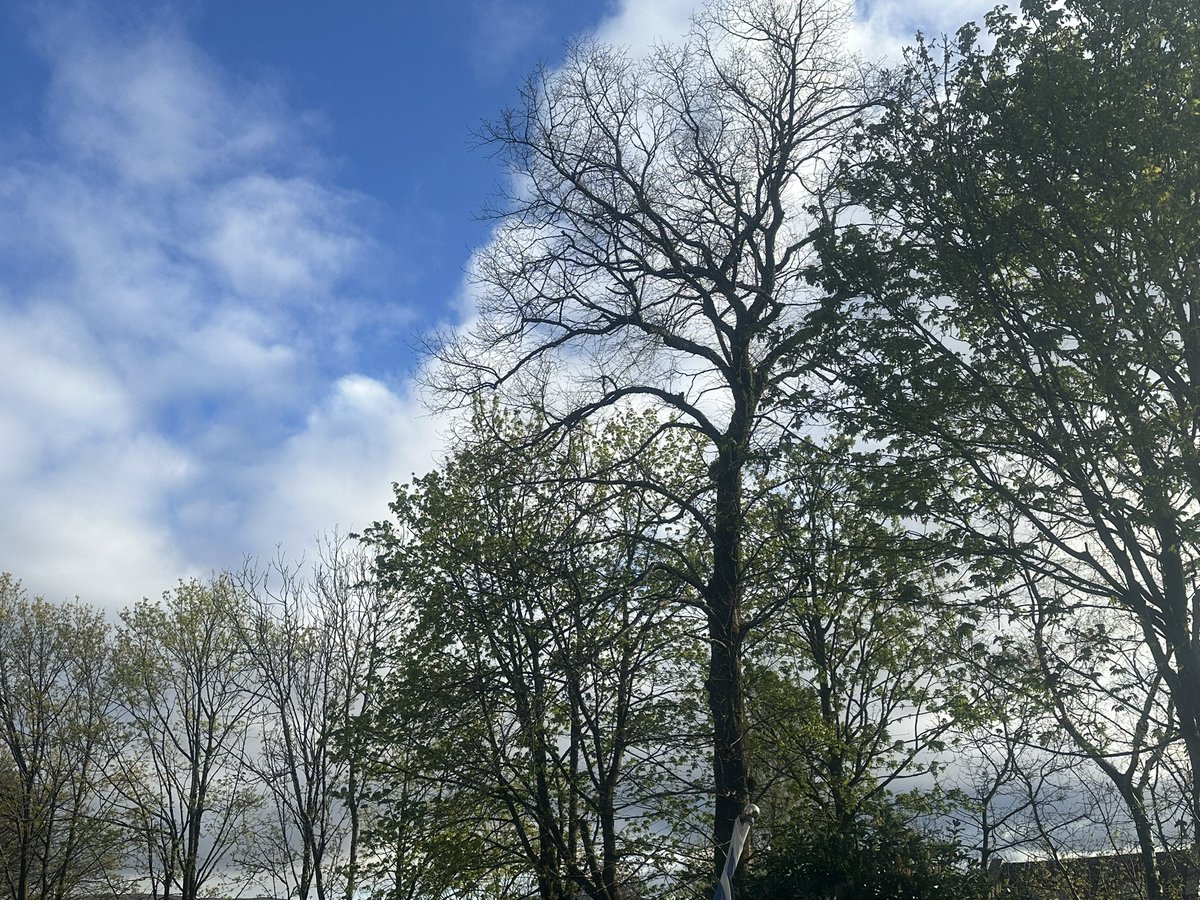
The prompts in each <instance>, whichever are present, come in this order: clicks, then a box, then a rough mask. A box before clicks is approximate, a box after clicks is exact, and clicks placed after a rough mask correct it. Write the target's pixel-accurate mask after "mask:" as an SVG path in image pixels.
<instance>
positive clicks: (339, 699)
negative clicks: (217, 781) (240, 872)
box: [235, 534, 395, 900]
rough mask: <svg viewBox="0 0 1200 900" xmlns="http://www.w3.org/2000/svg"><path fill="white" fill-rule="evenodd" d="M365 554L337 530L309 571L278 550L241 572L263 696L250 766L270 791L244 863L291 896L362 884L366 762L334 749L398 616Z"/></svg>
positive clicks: (244, 622)
mask: <svg viewBox="0 0 1200 900" xmlns="http://www.w3.org/2000/svg"><path fill="white" fill-rule="evenodd" d="M371 563H372V560H371V559H370V558H369V557H368V556H367V555H366V554H365V553H364V552H363V551H361V550H359V549H357V548H356V547H355V546H353V545H352V544H351V543H350V541H349V539H348V538H346V537H345V536H340V535H337V534H333V535H329V536H327V537H326V538H325V539H324V540H323V541H322V543H321V546H320V550H319V556H318V559H317V561H316V562H315V563H314V565H313V566H312V567H311V568H310V569H309V570H308V571H307V572H306V571H304V570H302V569H299V568H298V567H293V566H289V565H288V564H287V563H286V562H285V561H283V560H282V559H279V560H276V561H275V562H274V563H273V564H272V565H271V566H270V567H269V568H268V569H267V570H266V571H264V572H256V571H254V570H252V569H250V568H248V569H247V570H246V571H245V572H244V573H243V574H242V576H241V577H240V578H239V588H240V593H241V594H242V595H243V602H244V603H245V614H244V615H243V616H239V617H237V618H236V619H235V621H236V622H237V623H238V633H239V636H240V639H241V642H242V648H243V650H244V652H245V653H246V655H247V657H248V659H249V660H250V661H251V664H252V666H253V672H254V680H255V684H256V688H257V691H258V694H259V696H260V697H261V699H262V702H263V731H262V744H261V748H260V749H259V752H258V753H256V754H255V757H254V760H255V761H254V762H253V763H252V768H253V769H254V770H255V773H256V775H257V776H258V778H259V779H260V780H261V782H262V783H263V784H264V785H265V786H266V788H267V790H268V792H269V795H270V798H271V800H272V801H273V802H272V808H273V809H272V811H273V822H272V823H271V826H270V827H269V828H268V829H267V835H266V839H265V840H264V841H263V842H262V843H260V845H259V847H258V849H259V850H261V851H263V852H262V853H261V854H259V856H260V858H259V859H258V860H257V862H252V861H251V860H250V859H249V857H248V856H245V855H244V856H243V861H244V862H246V863H248V864H251V865H252V867H253V868H256V869H258V870H259V871H260V872H261V873H262V874H263V875H266V876H269V877H273V878H275V879H278V880H280V881H281V882H282V883H283V884H284V885H285V886H286V888H287V889H288V892H289V896H295V897H297V898H299V900H308V898H309V897H310V896H313V897H316V898H317V900H327V898H332V897H338V896H340V897H346V898H351V897H353V896H354V894H355V891H356V887H357V883H358V878H359V876H358V869H359V867H360V862H359V852H360V851H359V846H360V839H361V835H362V831H363V822H362V807H363V793H364V787H365V784H364V780H363V777H362V769H363V766H364V763H365V761H364V760H363V759H362V757H361V754H360V753H357V752H353V749H352V747H351V751H350V752H339V749H340V748H341V746H342V745H345V744H347V743H350V744H351V745H352V743H353V733H352V731H351V729H350V728H349V725H350V722H351V720H352V719H353V718H354V717H355V716H358V715H360V714H363V713H364V712H365V711H366V710H367V709H368V708H369V707H370V706H371V695H372V691H373V690H374V689H375V687H376V683H377V682H376V679H377V676H378V675H379V673H380V672H379V670H380V665H381V661H382V660H383V659H384V658H385V655H386V654H387V652H388V650H389V641H390V634H391V631H392V630H393V626H394V623H395V615H394V612H393V606H392V604H391V603H390V601H389V598H388V597H387V596H385V595H384V594H382V593H381V592H380V591H379V590H378V589H377V582H376V581H375V579H374V578H372V577H371ZM339 742H340V743H339Z"/></svg>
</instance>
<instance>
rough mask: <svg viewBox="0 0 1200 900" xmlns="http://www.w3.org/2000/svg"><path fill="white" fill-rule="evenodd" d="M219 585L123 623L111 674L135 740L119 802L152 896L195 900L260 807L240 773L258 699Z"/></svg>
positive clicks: (177, 596) (224, 586)
mask: <svg viewBox="0 0 1200 900" xmlns="http://www.w3.org/2000/svg"><path fill="white" fill-rule="evenodd" d="M237 611H238V608H237V606H236V603H235V597H234V590H233V586H232V583H231V582H230V580H229V579H228V577H220V578H217V579H215V580H213V581H212V582H210V583H208V584H204V583H201V582H199V581H188V582H181V583H180V584H179V586H178V587H176V588H175V590H174V591H171V592H169V593H166V594H164V595H163V598H162V601H161V602H160V603H153V602H151V601H149V600H143V601H142V602H140V603H138V604H137V605H135V606H134V607H132V608H131V609H127V610H125V611H124V612H123V613H122V616H121V618H122V621H123V623H124V624H123V626H122V627H121V629H120V630H119V632H118V634H117V653H116V671H117V677H118V679H119V683H120V695H119V696H120V703H121V707H122V711H123V717H124V720H125V722H126V723H127V724H128V726H129V729H130V732H131V734H132V740H131V742H130V744H129V745H128V746H129V749H130V752H129V753H127V754H125V755H123V756H122V758H121V762H122V764H123V766H124V769H125V773H124V777H125V778H126V779H127V780H128V782H129V783H130V785H131V787H130V789H129V790H128V792H127V794H126V797H125V802H126V804H127V808H128V813H127V814H128V816H129V818H130V820H131V821H132V822H133V824H134V827H135V828H136V829H137V830H138V832H139V844H140V846H141V850H142V853H141V857H140V861H142V862H144V864H145V866H146V869H145V874H146V877H147V878H148V879H149V881H150V883H151V887H152V891H153V894H154V896H155V897H162V898H163V900H167V898H169V897H172V896H177V897H179V898H180V900H197V898H198V897H200V895H201V891H202V890H203V889H204V888H205V886H206V885H208V884H210V883H211V882H212V881H214V880H220V877H221V866H222V864H223V863H224V862H225V861H226V860H227V859H228V858H229V856H230V854H231V852H232V851H233V849H234V848H235V846H236V845H237V844H238V842H239V841H241V840H243V839H244V837H245V835H246V816H247V813H248V812H249V811H250V810H251V809H252V808H253V807H255V806H256V805H257V804H258V803H259V799H260V798H259V796H258V795H257V792H256V790H255V786H254V785H253V784H252V783H251V781H250V777H249V776H250V770H249V769H248V768H247V766H246V764H245V759H246V746H247V740H248V739H249V736H250V734H251V730H252V726H253V725H254V724H255V722H254V718H253V717H254V715H255V707H256V703H257V698H256V695H255V693H254V691H253V690H252V688H253V682H252V678H251V669H250V666H249V661H248V660H247V658H246V656H245V654H244V652H243V650H242V645H241V642H240V641H239V639H238V635H237V631H236V629H235V628H234V626H233V617H234V616H235V615H236V614H237Z"/></svg>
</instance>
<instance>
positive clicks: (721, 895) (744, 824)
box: [713, 803, 758, 900]
mask: <svg viewBox="0 0 1200 900" xmlns="http://www.w3.org/2000/svg"><path fill="white" fill-rule="evenodd" d="M757 818H758V807H757V806H755V805H754V804H753V803H747V804H746V807H745V809H743V810H742V814H741V815H740V816H738V817H737V821H736V822H734V823H733V836H732V837H731V838H730V839H729V852H728V853H726V854H725V868H724V869H722V870H721V880H720V881H718V882H717V892H716V893H715V894H713V900H733V873H734V872H735V871H736V870H737V864H738V859H739V858H740V857H741V855H742V848H743V847H744V846H746V836H747V835H748V834H750V825H751V823H753V822H754V820H755V819H757Z"/></svg>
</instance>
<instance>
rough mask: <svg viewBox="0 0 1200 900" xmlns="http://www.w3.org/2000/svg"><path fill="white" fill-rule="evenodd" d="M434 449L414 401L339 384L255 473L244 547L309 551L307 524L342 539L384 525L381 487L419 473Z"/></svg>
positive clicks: (370, 382) (360, 383)
mask: <svg viewBox="0 0 1200 900" xmlns="http://www.w3.org/2000/svg"><path fill="white" fill-rule="evenodd" d="M441 446H442V440H441V438H440V436H439V434H438V431H437V427H436V423H435V422H434V420H433V419H432V418H431V417H430V414H429V412H428V411H427V410H426V408H425V406H424V405H423V404H422V403H421V402H420V400H419V398H417V397H415V396H412V395H408V394H404V395H399V394H396V393H395V392H393V391H392V390H390V389H389V388H388V387H387V386H386V385H384V384H382V383H380V382H379V381H376V380H374V379H372V378H367V377H365V376H362V375H352V376H347V377H344V378H342V379H340V380H339V381H338V382H337V383H336V384H335V385H334V386H333V388H332V390H331V391H330V393H329V396H328V397H327V398H326V399H325V400H324V402H323V403H322V404H321V405H320V406H319V407H317V408H316V409H315V410H313V412H312V413H310V414H309V416H308V420H307V422H306V423H305V428H304V430H303V431H302V432H300V433H299V434H297V435H295V436H294V437H292V438H290V439H289V440H288V441H287V442H286V443H285V444H284V445H283V446H281V447H280V448H279V451H278V454H277V455H275V456H273V457H271V458H269V459H266V460H264V461H263V465H262V467H261V468H260V469H259V470H258V471H257V472H256V473H255V474H254V478H253V480H254V483H255V484H257V485H261V486H262V493H261V495H260V498H259V501H258V502H256V503H255V505H254V509H253V514H252V519H251V521H250V523H249V525H248V529H247V531H248V537H249V538H250V540H249V541H248V543H250V544H253V545H254V546H256V547H259V548H266V547H270V546H271V543H272V542H273V541H281V542H283V544H284V545H285V546H289V547H298V546H308V545H311V543H312V540H313V538H314V537H316V532H315V531H314V530H313V528H314V523H315V524H317V525H319V527H320V529H321V530H327V529H331V528H333V527H334V526H337V527H338V528H339V529H340V530H341V531H342V532H346V531H351V530H358V529H362V528H364V527H366V526H367V525H369V524H370V523H371V522H372V521H375V520H377V519H382V518H385V517H386V515H387V509H386V505H385V504H381V503H380V497H381V493H382V492H381V486H386V485H388V484H390V483H391V482H393V481H404V480H406V479H408V478H409V477H410V476H411V475H412V474H413V473H418V474H419V473H421V472H424V471H425V470H426V469H428V468H429V463H430V461H431V460H432V459H433V458H434V457H435V455H437V454H438V453H439V452H440V450H441ZM387 499H390V497H388V498H387Z"/></svg>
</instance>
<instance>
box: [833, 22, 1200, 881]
mask: <svg viewBox="0 0 1200 900" xmlns="http://www.w3.org/2000/svg"><path fill="white" fill-rule="evenodd" d="M986 24H987V28H988V31H989V33H990V37H991V38H992V39H993V40H994V44H993V45H992V47H991V49H987V48H986V46H985V45H982V44H981V43H980V42H979V41H977V30H976V29H975V28H974V27H967V28H964V29H963V30H962V31H961V32H960V33H959V35H958V39H957V42H956V43H954V44H953V45H952V46H950V47H947V48H945V50H944V52H940V53H939V52H938V51H937V49H936V48H934V47H931V46H930V45H927V44H921V45H919V46H918V47H917V49H916V50H915V51H914V52H913V54H912V55H911V57H910V59H909V61H908V64H907V65H906V66H905V67H904V68H903V70H902V71H901V72H900V74H899V76H898V84H897V88H898V90H897V96H896V98H895V101H894V103H892V104H891V105H890V107H889V108H888V111H887V112H886V114H885V115H883V116H882V118H881V119H880V121H878V122H877V123H876V124H875V125H874V126H873V127H871V128H869V129H868V130H867V131H866V132H865V134H864V135H863V137H862V143H861V147H860V150H861V155H860V156H859V157H858V159H857V162H856V164H854V165H852V166H849V167H847V169H846V171H845V179H844V184H845V186H846V190H847V200H848V201H849V202H850V203H851V204H859V206H858V209H859V210H860V213H859V214H858V215H859V216H860V220H859V221H860V224H859V225H856V226H852V227H849V228H846V229H842V230H840V231H839V230H837V229H830V230H829V231H828V232H827V235H826V236H827V237H828V238H829V239H830V240H829V242H828V244H827V249H829V251H830V253H829V254H828V255H827V263H828V265H827V268H826V272H825V276H826V281H827V286H828V287H829V288H830V290H831V291H833V292H835V293H838V294H840V295H841V296H842V297H844V298H846V300H847V301H848V302H849V301H850V300H851V298H855V299H854V302H855V304H856V306H857V307H858V308H859V309H861V310H863V311H864V312H865V315H864V316H862V317H860V318H858V319H857V323H856V326H855V327H856V328H857V334H856V335H855V337H856V338H857V340H855V341H853V349H852V351H851V352H848V353H847V354H845V359H844V373H845V377H846V379H847V380H848V381H849V382H850V383H852V384H853V385H854V386H855V387H856V388H857V389H858V391H859V394H860V401H861V405H860V406H859V408H858V409H857V411H856V416H857V421H858V423H859V425H860V426H861V427H862V428H863V429H864V430H865V431H867V432H869V433H870V434H872V435H874V436H876V437H878V438H881V439H883V440H886V441H888V442H889V446H890V447H891V449H892V450H893V451H895V452H896V453H898V454H901V455H903V456H905V457H907V459H908V460H909V462H908V464H909V467H910V471H911V472H912V473H913V475H914V477H926V476H928V477H931V479H934V480H937V481H938V482H939V483H940V484H941V485H942V486H943V487H942V491H941V496H940V497H935V499H934V500H933V501H932V502H931V503H930V504H929V505H928V506H927V507H926V508H922V509H914V510H913V514H914V515H928V516H931V517H933V518H936V519H939V520H941V521H942V522H944V523H946V524H948V525H952V526H953V527H955V528H956V529H957V530H958V534H959V538H958V544H959V546H960V547H961V548H962V549H963V551H964V554H965V555H966V556H968V557H970V558H971V560H972V561H973V562H974V563H976V564H980V563H981V562H986V563H987V566H988V568H989V569H990V571H989V572H988V573H987V574H988V579H986V581H988V582H990V583H991V584H1003V585H1008V586H1013V585H1016V586H1018V587H1024V588H1028V590H1026V591H1025V593H1024V596H1025V599H1026V600H1027V601H1028V602H1029V603H1032V604H1033V605H1034V606H1035V607H1036V611H1035V612H1034V613H1033V615H1035V616H1037V617H1040V618H1041V619H1042V620H1043V621H1044V622H1045V623H1046V624H1047V626H1050V625H1051V624H1052V625H1053V627H1055V628H1059V629H1060V634H1066V633H1072V632H1073V633H1076V634H1080V635H1082V633H1083V630H1082V629H1081V628H1079V627H1077V623H1078V622H1079V621H1080V617H1084V618H1086V617H1087V616H1088V615H1090V611H1091V610H1093V609H1096V608H1101V609H1103V610H1105V611H1106V615H1110V616H1112V617H1114V618H1116V619H1119V620H1121V622H1122V625H1121V628H1120V631H1121V632H1122V633H1125V632H1126V631H1132V632H1134V633H1136V634H1137V635H1138V636H1139V637H1140V643H1141V646H1142V647H1143V648H1144V652H1146V653H1147V654H1148V655H1149V657H1150V660H1151V661H1152V663H1153V667H1154V669H1155V670H1156V672H1157V675H1158V677H1161V680H1162V684H1163V687H1164V689H1165V691H1166V694H1167V697H1168V698H1169V707H1170V709H1171V711H1172V716H1173V717H1174V719H1175V722H1174V726H1175V727H1177V728H1178V731H1179V734H1180V736H1181V739H1182V741H1183V744H1184V746H1185V748H1186V751H1187V755H1188V759H1189V766H1190V775H1189V782H1190V788H1189V790H1190V792H1191V794H1190V798H1189V813H1188V815H1187V816H1186V817H1185V818H1186V829H1185V830H1186V833H1187V834H1188V836H1189V837H1190V839H1191V840H1192V841H1194V840H1195V838H1196V829H1197V826H1198V825H1200V781H1198V780H1197V778H1196V775H1197V774H1198V773H1200V628H1198V627H1197V623H1198V621H1200V617H1198V615H1197V614H1198V612H1200V610H1197V608H1196V602H1197V598H1200V590H1197V588H1198V587H1200V585H1198V584H1197V582H1196V574H1197V572H1198V571H1200V567H1198V566H1197V560H1198V559H1200V533H1198V531H1197V524H1198V521H1197V518H1196V508H1197V501H1198V500H1200V446H1198V444H1197V430H1196V423H1197V422H1200V388H1198V385H1200V329H1198V327H1197V322H1198V321H1200V319H1198V318H1197V314H1198V313H1200V305H1198V297H1200V290H1198V289H1200V263H1198V260H1200V252H1198V251H1200V228H1198V227H1197V226H1198V225H1200V220H1198V214H1200V205H1198V204H1197V196H1198V194H1197V192H1198V190H1200V156H1198V155H1197V154H1196V152H1195V148H1196V146H1198V145H1200V97H1198V95H1197V84H1198V82H1200V62H1198V61H1200V8H1197V7H1196V5H1195V4H1190V3H1177V2H1173V0H1146V2H1137V3H1133V2H1123V0H1066V2H1063V3H1048V2H1038V0H1028V2H1025V3H1024V4H1023V5H1022V11H1021V12H1020V13H1014V12H1009V11H1005V10H997V11H996V12H994V13H992V14H991V15H989V16H988V17H987V20H986ZM863 209H865V210H866V213H867V214H868V215H869V216H870V219H871V221H870V222H869V224H865V225H864V224H861V222H862V213H861V210H863ZM846 346H848V347H849V346H850V345H849V344H847V345H846ZM938 476H948V477H940V478H939V477H938ZM984 584H985V581H981V585H984ZM1012 614H1013V615H1017V616H1024V615H1028V614H1029V612H1028V607H1027V606H1025V605H1023V604H1017V605H1016V606H1015V607H1014V608H1013V610H1012ZM1049 649H1050V650H1051V651H1052V652H1053V651H1054V648H1049ZM1050 668H1051V670H1053V669H1054V666H1051V667H1050ZM1134 705H1135V706H1136V703H1135V704H1134ZM1131 712H1132V713H1135V714H1136V709H1134V710H1131ZM1153 843H1154V842H1153V839H1152V836H1151V835H1149V834H1146V833H1145V832H1144V830H1143V831H1142V834H1141V836H1140V846H1141V853H1142V860H1143V867H1144V870H1145V876H1146V877H1145V881H1146V885H1147V890H1148V891H1149V892H1150V893H1151V896H1155V895H1156V894H1155V890H1156V888H1155V882H1156V878H1155V874H1154V854H1153V849H1154V848H1153ZM1194 893H1195V886H1194V885H1192V886H1190V887H1189V896H1191V895H1192V894H1194Z"/></svg>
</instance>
